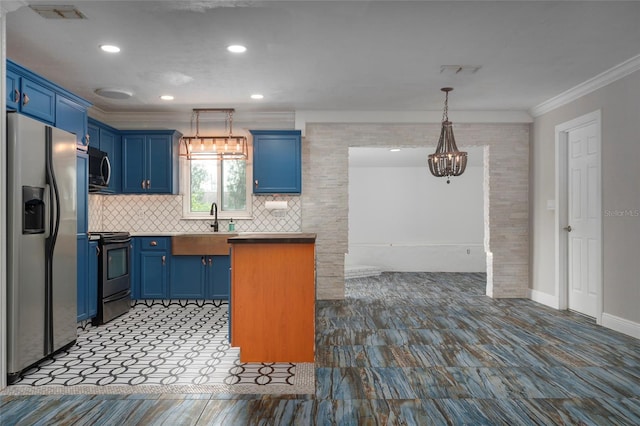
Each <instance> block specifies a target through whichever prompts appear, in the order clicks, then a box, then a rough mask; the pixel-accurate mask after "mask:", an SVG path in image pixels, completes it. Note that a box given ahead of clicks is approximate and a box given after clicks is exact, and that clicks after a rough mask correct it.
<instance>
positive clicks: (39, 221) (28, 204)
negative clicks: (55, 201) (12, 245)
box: [22, 186, 45, 234]
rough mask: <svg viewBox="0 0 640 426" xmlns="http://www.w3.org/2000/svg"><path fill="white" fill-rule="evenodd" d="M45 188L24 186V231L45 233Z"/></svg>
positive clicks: (26, 232) (24, 232) (25, 232)
mask: <svg viewBox="0 0 640 426" xmlns="http://www.w3.org/2000/svg"><path fill="white" fill-rule="evenodd" d="M44 217H45V213H44V188H38V187H34V186H23V187H22V233H23V234H44Z"/></svg>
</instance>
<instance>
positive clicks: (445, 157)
mask: <svg viewBox="0 0 640 426" xmlns="http://www.w3.org/2000/svg"><path fill="white" fill-rule="evenodd" d="M440 90H442V91H443V92H444V93H445V99H444V112H443V113H442V130H440V139H439V140H438V146H437V147H436V152H435V153H433V154H429V158H428V159H427V163H428V164H429V171H431V174H432V175H434V176H436V177H443V176H446V177H447V183H451V176H460V175H461V174H462V173H464V170H465V169H466V168H467V153H466V152H463V151H459V150H458V147H457V146H456V139H455V138H454V137H453V123H451V122H450V121H449V92H451V91H452V90H453V88H452V87H443V88H442V89H440Z"/></svg>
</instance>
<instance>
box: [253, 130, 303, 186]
mask: <svg viewBox="0 0 640 426" xmlns="http://www.w3.org/2000/svg"><path fill="white" fill-rule="evenodd" d="M251 134H252V135H253V193H254V194H299V193H300V192H301V191H302V155H301V134H300V131H299V130H251Z"/></svg>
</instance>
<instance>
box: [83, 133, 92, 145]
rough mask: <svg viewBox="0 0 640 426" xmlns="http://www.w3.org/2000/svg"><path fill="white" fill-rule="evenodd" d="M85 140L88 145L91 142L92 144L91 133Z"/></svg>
mask: <svg viewBox="0 0 640 426" xmlns="http://www.w3.org/2000/svg"><path fill="white" fill-rule="evenodd" d="M84 140H85V142H87V143H86V144H87V145H89V142H91V135H90V134H89V133H87V134H86V135H84Z"/></svg>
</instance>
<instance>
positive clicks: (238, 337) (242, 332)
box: [228, 233, 316, 362]
mask: <svg viewBox="0 0 640 426" xmlns="http://www.w3.org/2000/svg"><path fill="white" fill-rule="evenodd" d="M315 240H316V234H309V233H282V234H272V233H266V234H260V233H258V234H240V235H238V236H235V237H232V238H229V240H228V241H229V243H230V244H231V247H232V250H231V312H230V315H231V319H230V328H231V330H230V331H231V345H232V346H236V347H239V348H240V361H241V362H314V348H315Z"/></svg>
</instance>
